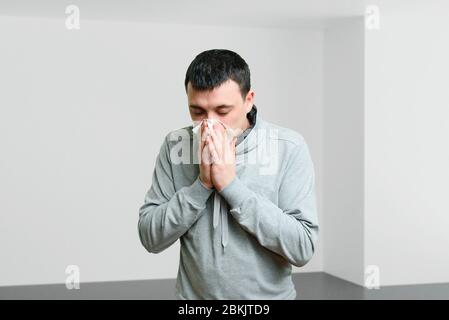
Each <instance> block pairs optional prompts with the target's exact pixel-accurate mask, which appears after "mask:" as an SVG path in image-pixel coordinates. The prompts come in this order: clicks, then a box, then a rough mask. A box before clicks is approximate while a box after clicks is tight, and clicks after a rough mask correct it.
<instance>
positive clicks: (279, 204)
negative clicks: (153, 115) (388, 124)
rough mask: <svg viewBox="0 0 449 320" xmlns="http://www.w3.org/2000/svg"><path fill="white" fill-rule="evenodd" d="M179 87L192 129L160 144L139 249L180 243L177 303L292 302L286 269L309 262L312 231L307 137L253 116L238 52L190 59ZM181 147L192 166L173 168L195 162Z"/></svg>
mask: <svg viewBox="0 0 449 320" xmlns="http://www.w3.org/2000/svg"><path fill="white" fill-rule="evenodd" d="M185 88H186V93H187V98H188V104H189V111H190V116H191V118H192V120H193V121H194V123H195V124H198V126H195V127H194V126H189V127H185V128H182V129H179V130H176V131H173V132H171V133H169V134H168V135H167V136H166V138H165V141H164V142H163V143H162V146H161V149H160V153H159V155H158V157H157V160H156V165H155V169H154V173H153V180H152V185H151V188H150V189H149V190H148V192H147V193H146V196H145V202H144V204H143V205H142V207H141V208H140V218H139V222H138V229H139V236H140V240H141V242H142V244H143V246H144V247H145V248H146V249H147V250H148V251H149V252H152V253H159V252H161V251H163V250H165V249H166V248H167V247H169V246H170V245H172V244H173V243H174V242H176V240H178V239H179V240H180V242H181V251H180V265H179V269H178V277H177V283H176V297H177V298H178V299H295V298H296V290H295V287H294V285H293V282H292V278H291V271H292V266H291V265H295V266H299V267H301V266H304V265H305V264H306V263H307V262H308V261H309V260H310V259H311V258H312V256H313V253H314V250H315V246H316V241H317V237H318V229H319V228H318V218H317V210H316V196H315V173H314V166H313V163H312V160H311V157H310V154H309V149H308V146H307V144H306V142H305V141H304V138H303V137H302V136H301V134H299V133H297V132H295V131H293V130H291V129H287V128H284V127H281V126H277V125H274V124H272V123H269V122H267V121H265V120H263V119H262V118H261V117H260V115H258V113H259V111H258V109H257V108H256V106H255V105H254V104H253V99H254V91H253V90H251V85H250V71H249V67H248V65H247V64H246V62H245V61H244V60H243V59H242V58H241V57H240V56H239V55H238V54H237V53H235V52H232V51H229V50H208V51H205V52H202V53H200V54H199V55H197V56H196V57H195V59H194V60H193V61H192V63H191V64H190V66H189V67H188V70H187V73H186V77H185ZM203 120H211V123H208V122H207V121H203ZM195 130H198V131H195ZM195 132H197V134H196V133H195ZM235 132H237V133H240V134H238V136H236V137H235V136H232V133H235ZM186 133H187V134H186ZM180 137H183V138H184V142H187V143H183V144H182V143H181V142H180V139H179V138H180ZM186 140H187V141H186ZM180 143H181V145H182V148H179V146H180ZM188 146H192V147H195V146H197V150H198V152H194V153H193V155H198V160H199V161H197V162H195V161H180V160H179V157H183V159H184V160H185V159H187V160H192V157H190V156H189V148H188ZM190 155H191V154H190ZM189 157H190V158H189ZM193 162H194V163H193ZM212 194H213V196H211V195H212ZM218 225H220V227H218Z"/></svg>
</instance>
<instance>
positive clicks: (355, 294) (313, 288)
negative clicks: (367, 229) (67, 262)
mask: <svg viewBox="0 0 449 320" xmlns="http://www.w3.org/2000/svg"><path fill="white" fill-rule="evenodd" d="M293 281H294V283H295V286H296V290H297V292H298V297H297V299H298V300H315V299H324V300H328V299H333V300H343V299H356V300H362V299H401V300H402V299H437V300H442V299H444V300H447V299H449V283H443V284H426V285H407V286H387V287H381V288H380V289H372V290H369V289H365V288H363V287H360V286H357V285H355V284H353V283H351V282H348V281H344V280H342V279H339V278H336V277H334V276H331V275H329V274H326V273H324V272H311V273H299V274H294V275H293ZM174 287H175V280H174V279H167V280H142V281H117V282H95V283H81V284H80V289H79V290H67V289H66V287H65V285H64V284H58V285H34V286H12V287H0V299H159V300H162V299H163V300H165V299H175V297H174Z"/></svg>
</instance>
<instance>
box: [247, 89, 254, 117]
mask: <svg viewBox="0 0 449 320" xmlns="http://www.w3.org/2000/svg"><path fill="white" fill-rule="evenodd" d="M254 94H255V92H254V90H252V89H251V90H249V92H248V94H247V95H246V100H245V103H246V113H248V112H250V111H251V109H252V108H253V105H254V104H253V100H254Z"/></svg>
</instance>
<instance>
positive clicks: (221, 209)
mask: <svg viewBox="0 0 449 320" xmlns="http://www.w3.org/2000/svg"><path fill="white" fill-rule="evenodd" d="M220 217H221V244H222V246H223V249H226V245H227V244H228V204H227V203H226V201H225V200H224V199H223V197H221V196H220V195H219V194H218V192H217V191H214V217H213V225H214V229H216V228H217V226H218V220H219V218H220Z"/></svg>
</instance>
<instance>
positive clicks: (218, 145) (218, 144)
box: [210, 127, 223, 157]
mask: <svg viewBox="0 0 449 320" xmlns="http://www.w3.org/2000/svg"><path fill="white" fill-rule="evenodd" d="M210 137H211V140H212V143H213V144H214V146H215V150H216V151H217V154H218V155H219V156H220V157H221V156H222V155H223V140H222V137H220V135H219V133H218V132H217V131H216V130H215V129H214V127H213V128H212V130H210Z"/></svg>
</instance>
